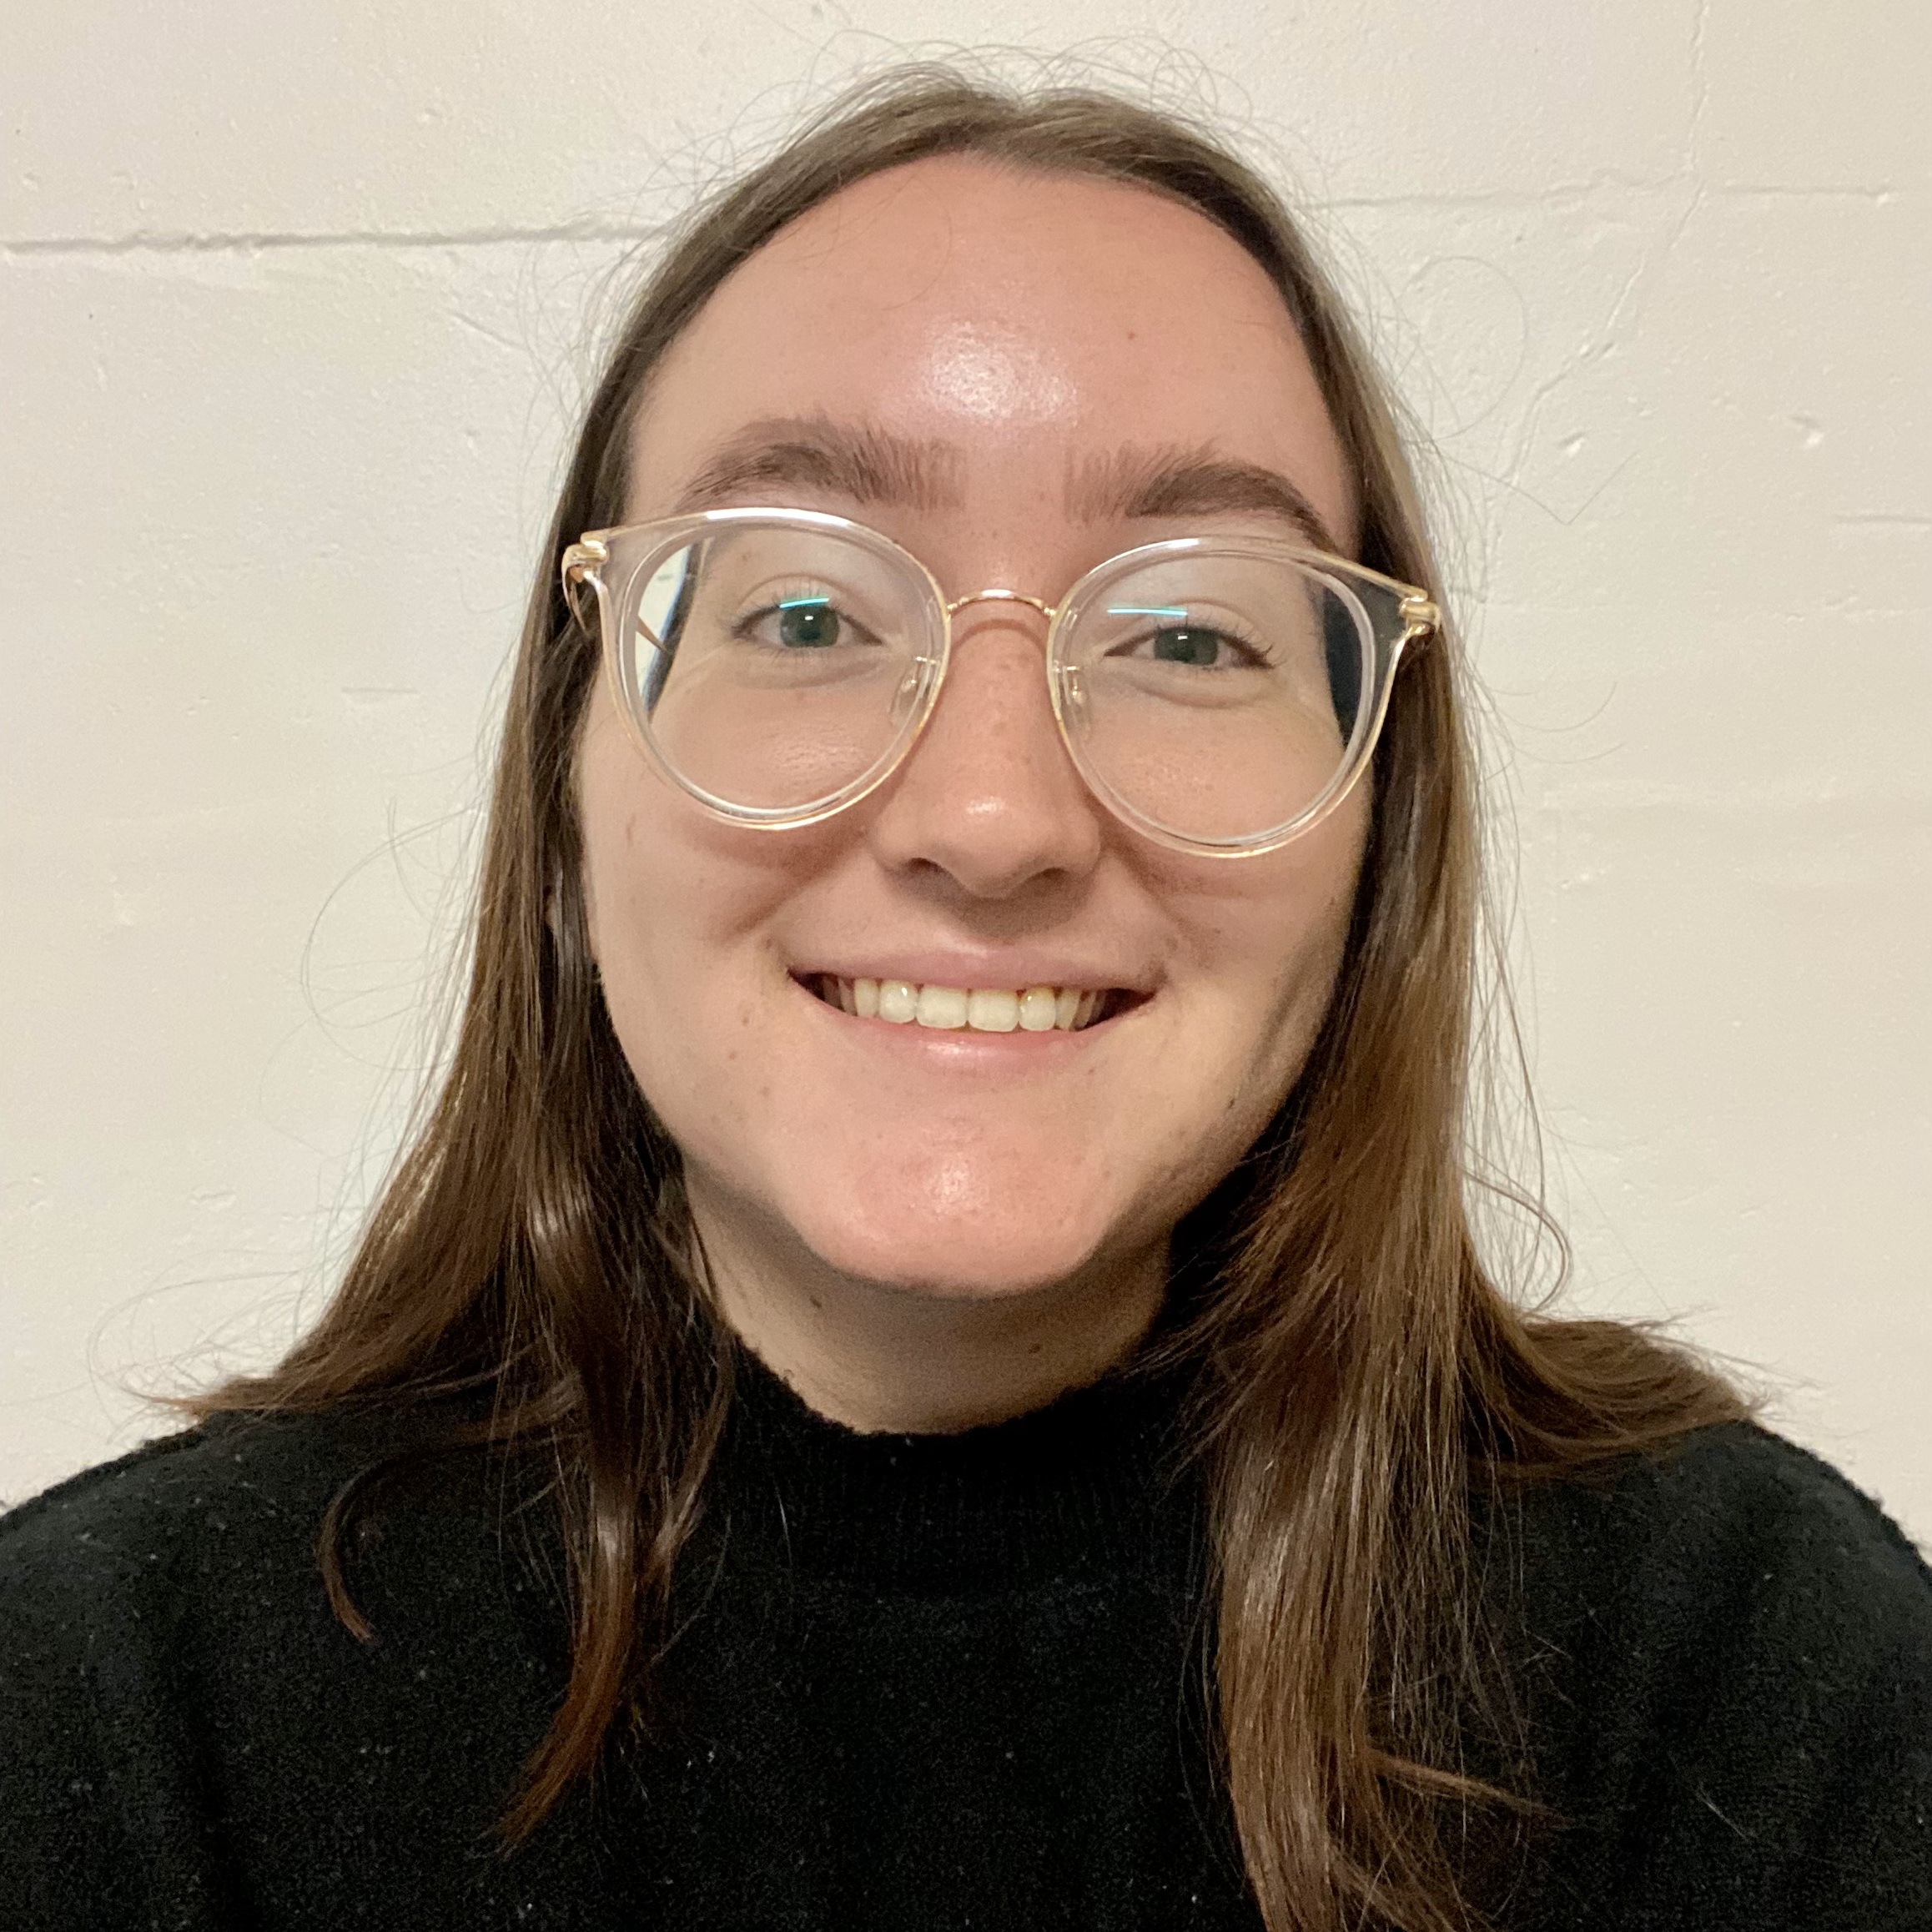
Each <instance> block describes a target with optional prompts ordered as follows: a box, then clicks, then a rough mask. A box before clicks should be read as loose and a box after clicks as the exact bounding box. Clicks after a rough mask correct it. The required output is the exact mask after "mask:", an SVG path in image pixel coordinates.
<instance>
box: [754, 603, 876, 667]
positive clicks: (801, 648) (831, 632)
mask: <svg viewBox="0 0 1932 1932" xmlns="http://www.w3.org/2000/svg"><path fill="white" fill-rule="evenodd" d="M732 628H733V631H734V632H735V634H736V635H737V636H739V637H740V638H742V639H743V640H744V641H746V642H747V643H752V644H762V645H763V646H764V647H766V648H767V650H776V651H782V652H808V651H825V650H829V649H830V648H832V647H833V646H834V645H839V644H846V645H850V644H876V643H878V641H879V640H878V637H877V636H875V635H874V634H873V632H872V631H870V630H868V628H867V627H866V626H864V625H863V624H862V623H861V622H859V621H858V619H857V618H856V617H854V616H853V615H852V614H851V613H850V612H849V611H842V610H841V609H840V608H839V607H838V605H837V604H835V603H834V602H833V600H832V598H831V597H830V596H828V595H827V594H826V593H825V592H824V591H800V592H798V593H797V594H796V595H794V596H783V597H780V598H779V599H778V600H777V601H776V602H775V603H770V604H766V605H763V606H760V607H759V608H758V609H757V610H755V611H749V612H747V614H746V615H745V616H743V617H741V618H740V619H739V620H738V621H737V624H736V625H734V626H733V627H732Z"/></svg>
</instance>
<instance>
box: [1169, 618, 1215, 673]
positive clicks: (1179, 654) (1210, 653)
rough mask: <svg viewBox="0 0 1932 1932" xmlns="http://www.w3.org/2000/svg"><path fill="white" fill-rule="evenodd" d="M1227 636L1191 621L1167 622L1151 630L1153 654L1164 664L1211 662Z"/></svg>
mask: <svg viewBox="0 0 1932 1932" xmlns="http://www.w3.org/2000/svg"><path fill="white" fill-rule="evenodd" d="M1226 644H1227V639H1226V638H1225V636H1222V634H1221V633H1220V631H1210V630H1208V629H1206V628H1205V627H1204V626H1198V625H1193V624H1166V625H1163V626H1161V628H1160V630H1158V631H1155V633H1154V655H1155V657H1157V658H1158V659H1159V660H1160V662H1162V663H1164V664H1202V665H1212V664H1214V663H1215V662H1216V660H1217V659H1218V658H1219V657H1220V655H1221V652H1222V650H1223V648H1224V647H1225V645H1226Z"/></svg>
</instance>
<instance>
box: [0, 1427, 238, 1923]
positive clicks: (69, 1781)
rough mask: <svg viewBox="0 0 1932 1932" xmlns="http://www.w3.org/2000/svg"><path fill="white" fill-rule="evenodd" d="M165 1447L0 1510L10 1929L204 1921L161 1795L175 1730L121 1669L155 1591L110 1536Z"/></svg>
mask: <svg viewBox="0 0 1932 1932" xmlns="http://www.w3.org/2000/svg"><path fill="white" fill-rule="evenodd" d="M183 1440H184V1441H185V1440H187V1438H183ZM165 1453H166V1451H165V1450H159V1451H157V1450H154V1449H149V1450H145V1451H141V1452H137V1453H136V1454H135V1455H134V1456H132V1457H125V1458H123V1460H122V1462H118V1463H113V1464H109V1465H107V1466H106V1467H103V1468H101V1469H96V1470H91V1471H89V1472H87V1473H86V1474H85V1475H83V1476H79V1477H75V1478H74V1479H73V1481H72V1482H68V1483H64V1484H63V1485H61V1486H60V1487H58V1488H57V1489H54V1490H52V1491H50V1492H48V1493H47V1494H46V1495H44V1496H42V1497H37V1498H36V1499H35V1500H34V1501H33V1502H32V1503H30V1504H28V1505H27V1506H25V1507H23V1508H21V1509H19V1510H17V1511H15V1512H13V1514H12V1515H10V1516H9V1517H7V1518H6V1519H5V1520H4V1522H0V1896H3V1898H4V1900H5V1906H4V1915H5V1918H6V1922H7V1923H8V1924H9V1925H18V1926H21V1927H23V1928H32V1929H33V1932H68V1928H70V1927H71V1928H74V1929H75V1932H78V1929H80V1928H82V1927H87V1928H97V1927H100V1926H103V1925H116V1926H120V1925H128V1926H148V1925H153V1926H157V1927H158V1926H166V1927H169V1928H170V1929H173V1928H180V1929H181V1932H201V1929H202V1928H204V1927H210V1926H213V1925H214V1924H218V1923H219V1919H217V1918H216V1917H215V1916H214V1914H213V1911H212V1908H211V1906H210V1904H209V1901H208V1899H207V1898H206V1896H205V1891H204V1884H203V1876H204V1874H202V1873H201V1871H200V1870H199V1867H200V1866H201V1864H202V1862H203V1861H202V1859H201V1856H200V1854H199V1845H198V1843H197V1839H198V1835H199V1834H198V1833H197V1832H196V1830H195V1829H194V1824H193V1817H192V1813H191V1812H190V1811H189V1810H188V1809H185V1808H182V1807H179V1806H177V1805H175V1804H173V1803H172V1802H171V1800H172V1799H173V1797H174V1794H176V1793H178V1792H179V1788H180V1785H181V1783H182V1779H183V1776H184V1769H185V1768H184V1767H183V1766H182V1765H180V1764H179V1763H174V1762H172V1760H173V1759H174V1758H176V1757H178V1755H179V1744H178V1743H177V1739H178V1738H179V1734H180V1733H179V1732H178V1731H177V1729H176V1728H175V1726H174V1723H173V1722H172V1718H171V1714H170V1709H169V1703H170V1700H169V1699H168V1698H166V1697H160V1698H157V1697H156V1696H155V1695H153V1689H154V1687H153V1686H152V1685H136V1684H133V1683H130V1682H128V1681H127V1680H128V1679H129V1678H131V1677H134V1676H141V1675H144V1674H146V1660H147V1659H148V1658H152V1657H153V1655H154V1653H155V1646H156V1644H157V1643H165V1641H166V1639H165V1634H164V1629H163V1628H162V1627H163V1626H164V1624H165V1623H166V1622H167V1621H168V1616H167V1611H166V1587H165V1583H164V1581H163V1579H162V1578H161V1577H159V1576H158V1574H150V1573H148V1572H153V1571H155V1569H156V1567H157V1566H156V1563H155V1562H146V1561H143V1555H142V1553H141V1552H138V1551H137V1550H135V1549H133V1548H132V1547H130V1546H129V1543H128V1540H127V1539H126V1538H125V1537H123V1536H121V1535H120V1534H118V1524H117V1521H116V1518H117V1516H118V1512H117V1511H116V1510H115V1509H114V1508H113V1507H112V1503H113V1499H114V1498H115V1497H117V1494H118V1493H119V1492H124V1491H125V1490H126V1489H128V1487H134V1488H136V1489H138V1487H140V1486H141V1477H142V1474H143V1466H144V1465H146V1464H148V1463H150V1462H153V1459H154V1458H155V1457H157V1456H158V1455H164V1454H165ZM130 1478H131V1481H130ZM103 1501H105V1502H108V1507H105V1508H103V1507H102V1506H103ZM150 1554H152V1552H150ZM109 1710H112V1711H113V1712H114V1713H116V1715H115V1718H114V1719H113V1722H112V1723H108V1722H107V1721H105V1713H107V1712H108V1711H109Z"/></svg>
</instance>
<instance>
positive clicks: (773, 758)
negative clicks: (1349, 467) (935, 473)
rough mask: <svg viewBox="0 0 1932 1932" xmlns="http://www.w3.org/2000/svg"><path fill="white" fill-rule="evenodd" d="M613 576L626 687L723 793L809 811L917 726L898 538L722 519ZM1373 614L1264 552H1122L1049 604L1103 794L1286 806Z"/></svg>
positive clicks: (921, 592)
mask: <svg viewBox="0 0 1932 1932" xmlns="http://www.w3.org/2000/svg"><path fill="white" fill-rule="evenodd" d="M629 583H630V589H629V591H628V593H627V594H626V593H625V592H623V591H622V590H621V587H620V596H621V604H620V606H619V609H618V611H617V612H616V616H617V619H618V621H619V623H620V624H621V625H622V626H625V627H626V630H627V631H629V632H630V634H631V639H632V642H631V647H630V649H629V651H628V652H626V653H625V656H626V658H627V662H626V685H627V688H626V692H625V694H624V695H625V697H626V702H628V703H629V704H630V706H631V709H632V712H633V713H634V715H635V717H636V720H637V722H638V723H639V724H640V726H641V727H642V728H643V730H644V731H645V732H647V734H648V736H649V737H650V738H651V739H652V742H653V743H654V744H655V746H656V747H657V751H658V753H659V755H660V756H661V757H662V758H663V759H664V761H665V762H666V763H667V765H669V766H670V767H671V768H672V770H673V771H674V772H677V774H678V775H679V776H680V777H682V779H684V781H685V782H687V783H688V784H690V785H692V787H695V788H696V789H697V790H698V791H700V792H703V793H706V794H707V795H708V796H710V797H712V798H713V799H714V800H716V801H718V802H722V803H723V804H725V805H727V806H736V807H738V808H742V809H745V810H748V811H752V812H760V813H781V812H789V811H793V810H797V811H805V810H808V809H809V808H812V807H813V806H814V805H815V804H818V803H820V802H823V801H826V800H829V799H831V798H833V797H836V796H837V795H838V794H839V793H840V792H843V791H845V790H847V789H848V787H852V786H853V785H855V784H857V783H858V782H862V781H863V780H864V779H865V778H867V777H868V776H870V775H872V774H873V773H874V772H877V771H878V769H879V768H880V767H882V766H883V765H885V764H888V763H889V762H890V761H891V760H892V759H893V757H896V756H897V755H898V752H899V751H900V749H901V748H902V747H903V742H904V740H905V739H906V737H908V735H909V734H910V732H912V731H913V730H914V729H916V728H917V726H918V720H919V717H920V715H921V713H922V711H923V707H924V705H925V703H926V702H927V700H928V696H929V693H930V691H931V688H932V683H933V678H934V677H936V676H937V672H938V657H939V652H940V648H941V641H942V638H943V623H944V619H943V613H942V612H941V611H939V610H938V606H937V604H936V602H935V601H934V598H933V591H932V588H931V586H930V585H929V583H928V581H926V580H925V579H924V577H923V576H921V575H920V574H919V573H918V571H914V570H912V569H910V568H908V566H907V565H906V563H905V561H904V560H903V558H900V557H898V556H895V555H894V554H893V553H892V552H891V551H888V550H885V549H883V548H881V549H878V550H874V549H873V548H872V547H871V546H868V545H866V544H864V543H862V542H860V541H856V540H854V539H852V538H849V537H847V536H843V535H841V534H840V533H838V532H837V531H824V530H819V529H802V528H798V527H796V526H781V525H773V526H761V525H753V524H747V525H740V526H730V527H727V528H725V529H722V530H718V531H712V532H707V534H706V535H704V536H702V537H700V538H698V539H697V540H695V541H686V542H684V543H682V544H681V545H678V546H675V547H673V548H671V549H669V550H667V551H661V552H658V553H656V554H654V555H652V556H647V557H646V558H645V559H643V560H641V563H640V565H639V566H638V567H637V568H636V571H633V572H632V573H631V576H630V578H629ZM1369 636H1370V633H1369V631H1368V626H1367V620H1366V616H1365V615H1364V613H1363V612H1362V611H1361V607H1360V606H1359V604H1358V603H1357V602H1356V601H1355V600H1354V599H1353V598H1351V597H1350V596H1348V595H1347V594H1346V591H1344V589H1343V588H1342V586H1341V585H1340V584H1339V583H1338V582H1337V581H1335V580H1332V579H1330V578H1328V577H1326V576H1323V575H1321V573H1319V572H1318V571H1315V570H1313V569H1310V568H1304V567H1302V566H1299V565H1296V564H1295V563H1292V562H1291V561H1286V560H1285V559H1284V558H1282V557H1280V556H1273V555H1261V554H1244V553H1242V552H1240V551H1239V550H1238V549H1234V550H1230V551H1227V552H1225V553H1224V552H1221V551H1205V552H1199V553H1196V552H1189V553H1183V554H1180V555H1173V556H1160V557H1157V558H1155V559H1153V560H1151V561H1148V560H1142V561H1128V562H1124V563H1123V565H1122V566H1119V568H1117V569H1115V570H1113V571H1105V572H1103V573H1101V575H1100V576H1099V577H1098V578H1096V579H1092V580H1089V582H1088V583H1087V585H1086V586H1084V591H1083V593H1082V595H1081V596H1080V597H1079V601H1078V602H1077V603H1075V604H1073V605H1071V606H1069V608H1068V609H1066V610H1065V611H1064V612H1063V613H1062V616H1061V618H1060V650H1059V656H1060V662H1061V665H1062V670H1061V673H1060V677H1061V686H1060V695H1061V701H1062V714H1063V717H1064V719H1065V722H1066V728H1067V734H1068V738H1069V742H1070V744H1071V746H1072V747H1073V751H1074V757H1075V758H1076V760H1077V762H1079V764H1080V766H1081V767H1082V769H1083V770H1084V772H1085V774H1086V776H1087V777H1088V779H1089V782H1090V783H1092V784H1093V785H1094V787H1095V788H1096V789H1097V790H1099V792H1101V793H1102V794H1103V796H1104V795H1107V794H1109V793H1110V794H1111V795H1112V799H1113V801H1114V802H1117V803H1118V804H1119V805H1121V806H1124V808H1126V809H1127V810H1128V812H1129V813H1130V814H1131V815H1136V816H1138V817H1140V818H1143V819H1145V820H1146V821H1147V822H1149V823H1151V824H1152V825H1154V826H1156V827H1159V828H1161V829H1163V830H1165V831H1167V832H1169V833H1174V834H1176V835H1178V836H1179V837H1180V838H1193V839H1201V840H1211V841H1228V840H1242V839H1248V838H1255V837H1258V836H1261V835H1265V833H1269V832H1270V831H1272V830H1273V829H1274V828H1277V827H1280V826H1283V825H1286V824H1288V823H1291V821H1293V820H1294V819H1296V818H1298V817H1299V816H1300V815H1301V813H1303V812H1304V811H1306V809H1307V808H1309V807H1310V806H1311V805H1312V804H1314V803H1315V802H1316V800H1317V799H1319V798H1320V797H1321V795H1322V794H1323V793H1324V792H1326V790H1327V788H1328V787H1329V786H1330V784H1331V782H1332V781H1333V780H1334V778H1335V777H1336V774H1337V773H1338V772H1339V771H1340V770H1341V767H1342V764H1343V762H1344V760H1345V758H1346V752H1347V747H1348V745H1349V742H1350V739H1351V735H1352V733H1353V732H1354V728H1355V722H1356V712H1357V710H1358V709H1359V707H1360V706H1361V696H1362V688H1363V682H1364V668H1365V665H1366V661H1367V657H1366V653H1367V651H1368V649H1369V648H1370V646H1369Z"/></svg>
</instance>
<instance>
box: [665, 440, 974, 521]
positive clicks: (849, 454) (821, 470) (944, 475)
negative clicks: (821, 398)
mask: <svg viewBox="0 0 1932 1932" xmlns="http://www.w3.org/2000/svg"><path fill="white" fill-rule="evenodd" d="M964 468H965V464H964V462H963V460H962V458H961V456H960V454H959V452H958V450H956V449H954V448H953V447H952V445H950V444H947V443H938V442H920V441H917V440H913V438H911V437H908V436H898V435H893V433H892V432H891V431H890V430H882V429H878V428H874V427H873V426H871V425H864V424H862V425H857V426H851V427H848V425H844V424H840V423H833V422H830V421H828V420H824V419H823V418H815V417H784V418H780V419H776V420H767V421H763V422H755V423H747V425H745V426H744V428H742V430H738V431H737V433H736V434H735V435H732V436H731V437H729V438H727V440H726V441H725V442H723V443H722V444H721V445H719V447H718V448H717V449H716V450H713V451H712V454H711V455H709V456H708V457H707V459H706V460H705V461H704V463H703V464H702V466H701V467H700V468H699V469H698V470H697V471H696V473H695V474H694V475H692V478H691V480H690V481H689V482H688V483H687V484H686V486H684V488H683V489H682V491H679V493H678V507H679V508H680V509H681V510H704V509H707V508H709V507H710V506H712V505H713V504H717V503H720V502H722V501H725V500H726V499H727V498H729V497H733V496H747V495H748V494H752V493H755V492H756V491H758V490H760V489H769V488H780V489H789V490H818V491H825V492H827V493H828V494H829V495H833V496H846V497H850V498H851V499H852V500H853V501H854V502H855V503H903V504H904V505H906V506H908V507H909V508H912V509H914V510H956V509H958V506H959V502H960V495H961V491H960V481H961V473H962V472H963V470H964Z"/></svg>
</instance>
